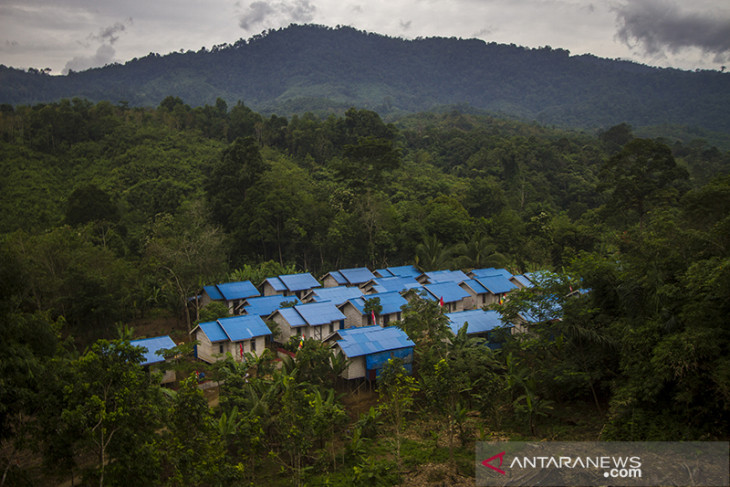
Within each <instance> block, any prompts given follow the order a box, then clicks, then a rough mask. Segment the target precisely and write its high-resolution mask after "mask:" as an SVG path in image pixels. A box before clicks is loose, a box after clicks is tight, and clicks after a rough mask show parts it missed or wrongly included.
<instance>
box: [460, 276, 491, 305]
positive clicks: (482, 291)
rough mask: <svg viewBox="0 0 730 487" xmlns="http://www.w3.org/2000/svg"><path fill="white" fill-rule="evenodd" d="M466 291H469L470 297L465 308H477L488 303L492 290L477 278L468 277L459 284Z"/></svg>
mask: <svg viewBox="0 0 730 487" xmlns="http://www.w3.org/2000/svg"><path fill="white" fill-rule="evenodd" d="M459 287H461V288H462V289H463V290H464V291H466V292H468V293H469V297H468V298H467V300H466V301H465V303H464V309H476V308H481V307H482V306H484V305H486V304H488V303H487V297H488V296H489V295H490V292H489V290H488V289H487V288H485V287H484V286H483V285H482V283H480V282H479V281H478V280H476V279H467V280H466V281H464V282H462V283H460V284H459Z"/></svg>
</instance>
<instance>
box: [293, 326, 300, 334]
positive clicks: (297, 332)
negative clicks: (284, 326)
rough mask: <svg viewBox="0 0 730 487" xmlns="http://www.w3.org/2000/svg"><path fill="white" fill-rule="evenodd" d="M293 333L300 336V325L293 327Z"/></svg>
mask: <svg viewBox="0 0 730 487" xmlns="http://www.w3.org/2000/svg"><path fill="white" fill-rule="evenodd" d="M294 333H295V334H296V335H299V336H302V327H301V326H299V327H297V328H295V329H294Z"/></svg>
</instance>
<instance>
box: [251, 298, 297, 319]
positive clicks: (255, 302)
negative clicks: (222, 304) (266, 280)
mask: <svg viewBox="0 0 730 487" xmlns="http://www.w3.org/2000/svg"><path fill="white" fill-rule="evenodd" d="M292 301H294V302H296V303H297V304H299V300H298V299H297V298H296V296H281V295H278V294H277V295H274V296H261V297H259V298H248V299H247V300H246V306H244V307H243V309H244V311H245V312H246V314H248V315H262V316H268V315H270V314H271V313H273V312H274V311H276V310H277V309H279V308H281V304H282V303H291V302H292Z"/></svg>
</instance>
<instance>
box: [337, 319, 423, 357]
mask: <svg viewBox="0 0 730 487" xmlns="http://www.w3.org/2000/svg"><path fill="white" fill-rule="evenodd" d="M337 333H338V334H339V335H340V337H341V338H342V340H337V344H338V345H339V346H340V348H341V349H342V352H343V353H344V354H345V356H346V357H349V358H353V357H359V356H361V355H369V354H372V353H378V352H385V351H388V350H398V349H400V348H412V347H413V346H415V343H413V342H412V341H411V339H410V338H408V335H406V333H405V332H404V331H403V330H401V329H400V328H398V327H396V326H389V327H387V328H381V327H379V326H377V325H375V326H363V327H361V328H348V329H346V330H339V331H338V332H337Z"/></svg>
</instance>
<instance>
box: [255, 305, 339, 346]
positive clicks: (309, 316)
mask: <svg viewBox="0 0 730 487" xmlns="http://www.w3.org/2000/svg"><path fill="white" fill-rule="evenodd" d="M269 319H271V320H273V321H274V322H275V323H276V324H277V325H279V330H280V331H281V336H280V340H281V342H282V343H284V342H287V341H289V338H291V337H292V336H300V337H304V338H313V339H315V340H320V341H323V340H324V339H325V338H327V336H329V335H331V334H332V333H334V332H335V331H337V330H339V329H342V328H344V327H345V315H344V314H342V312H341V311H340V310H339V309H337V306H335V304H334V303H332V302H329V301H328V302H323V303H308V304H298V305H296V306H293V307H291V308H281V309H278V310H276V311H274V312H273V313H272V314H271V316H270V317H269Z"/></svg>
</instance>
